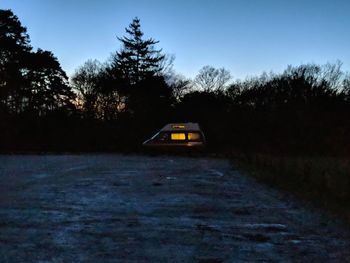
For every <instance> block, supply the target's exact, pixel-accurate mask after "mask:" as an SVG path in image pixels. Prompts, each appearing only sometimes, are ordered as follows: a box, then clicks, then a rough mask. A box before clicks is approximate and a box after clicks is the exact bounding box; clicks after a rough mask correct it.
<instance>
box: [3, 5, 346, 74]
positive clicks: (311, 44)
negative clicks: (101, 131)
mask: <svg viewBox="0 0 350 263" xmlns="http://www.w3.org/2000/svg"><path fill="white" fill-rule="evenodd" d="M0 8H1V9H11V10H12V11H13V12H14V13H15V14H16V15H17V16H18V17H19V19H20V21H21V22H22V24H23V25H24V26H26V27H27V29H28V33H29V35H30V38H31V44H32V46H33V47H34V48H38V47H40V48H42V49H46V50H50V51H52V52H53V53H54V54H55V56H57V57H58V59H59V61H60V63H61V65H62V67H63V69H64V70H65V71H66V72H67V73H68V75H71V74H72V73H73V72H74V70H75V69H76V68H77V67H78V66H80V65H82V64H83V63H84V62H85V61H86V60H88V59H98V60H100V61H101V62H104V61H106V60H107V59H108V58H109V57H110V54H111V53H112V52H115V51H117V50H119V48H120V42H119V41H118V40H117V36H123V35H124V34H125V27H127V26H128V25H129V24H130V22H131V21H132V19H133V18H134V17H135V16H138V17H139V18H140V19H141V26H142V29H143V31H144V33H145V36H146V37H153V38H155V39H156V40H159V41H160V43H159V44H158V47H160V48H162V49H163V51H164V52H165V53H169V54H174V55H175V56H176V59H175V62H174V69H175V70H176V71H177V72H178V73H181V74H183V75H185V76H187V77H193V76H195V75H196V73H197V72H198V70H199V69H200V68H201V67H203V66H205V65H212V66H215V67H225V68H226V69H228V70H230V71H231V74H232V75H233V77H234V78H241V79H242V78H245V77H246V76H252V75H257V74H260V73H262V72H263V71H267V72H269V71H271V70H272V71H274V72H281V71H283V70H284V69H285V68H286V67H287V65H299V64H302V63H308V62H314V63H319V64H323V63H326V62H335V61H336V60H337V59H339V60H340V61H342V62H343V63H344V64H343V69H344V70H346V71H348V70H349V69H350V50H349V47H350V1H349V0H332V1H331V0H317V1H316V0H315V1H313V0H309V1H308V0H293V1H291V0H216V1H214V0H211V1H209V0H201V1H200V0H197V1H196V0H169V1H165V0H164V1H160V0H133V1H126V0H124V1H119V0H114V1H112V0H101V1H98V0H96V1H89V0H85V1H84V0H28V1H26V0H0Z"/></svg>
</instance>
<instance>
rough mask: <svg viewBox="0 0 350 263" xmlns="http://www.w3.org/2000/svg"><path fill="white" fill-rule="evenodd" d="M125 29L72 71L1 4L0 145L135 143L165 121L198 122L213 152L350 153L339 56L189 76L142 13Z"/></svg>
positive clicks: (104, 147)
mask: <svg viewBox="0 0 350 263" xmlns="http://www.w3.org/2000/svg"><path fill="white" fill-rule="evenodd" d="M125 30H126V31H125V36H122V37H119V38H118V40H119V41H120V43H121V48H120V49H119V50H117V51H115V52H114V53H113V54H112V56H111V57H110V58H109V59H108V60H107V61H106V62H103V63H101V62H99V61H97V60H88V61H87V62H85V63H84V64H83V65H81V66H80V67H79V68H78V69H77V70H76V71H75V73H74V74H73V76H72V77H71V78H70V79H68V77H67V75H66V73H65V72H64V71H63V70H62V68H61V66H60V64H59V62H58V60H57V58H56V57H55V56H54V54H53V53H52V52H50V51H45V50H42V49H38V50H36V51H35V50H33V48H32V46H31V45H30V38H29V36H28V34H27V30H26V28H25V27H24V26H22V25H21V23H20V21H19V19H18V18H17V16H16V15H14V14H13V12H12V11H11V10H0V118H1V124H0V125H1V126H0V135H1V137H0V138H1V139H0V140H1V141H0V147H1V150H2V151H99V150H101V151H109V150H111V151H134V150H139V149H140V145H141V143H142V141H143V140H145V139H146V138H147V137H149V136H151V135H152V134H153V133H154V132H155V131H157V130H158V129H159V128H161V127H162V126H163V125H165V124H166V123H170V122H189V121H192V122H199V123H200V124H201V126H202V128H203V130H204V132H205V134H206V136H207V139H208V143H209V150H213V151H225V152H226V151H259V152H277V153H282V154H283V153H291V152H292V153H296V154H299V153H305V154H316V153H317V154H320V153H321V154H348V153H349V149H350V148H349V146H350V139H349V136H348V134H349V131H350V121H349V117H348V116H349V110H350V75H349V74H348V73H346V72H344V71H343V70H342V67H341V63H340V62H337V63H333V64H331V63H328V64H325V65H316V64H305V65H300V66H288V67H287V69H286V70H285V71H284V72H282V73H279V74H276V73H269V74H267V73H263V74H262V75H260V76H258V77H251V78H247V79H245V80H233V78H232V76H231V73H230V72H229V71H228V70H227V69H225V68H215V67H212V66H204V67H203V68H202V69H201V70H200V71H199V72H198V74H197V76H196V77H195V78H194V79H187V78H186V77H184V76H181V75H179V74H177V73H176V72H175V71H174V70H173V67H172V65H173V61H174V57H173V56H170V55H166V54H164V53H163V50H162V49H160V48H157V45H158V44H159V42H158V41H156V40H155V39H153V38H145V37H144V33H143V32H142V30H141V23H140V20H139V19H138V18H135V19H133V21H132V22H131V24H130V25H129V26H128V27H127V28H126V29H125Z"/></svg>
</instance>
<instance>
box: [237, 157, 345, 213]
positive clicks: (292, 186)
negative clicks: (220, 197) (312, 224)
mask: <svg viewBox="0 0 350 263" xmlns="http://www.w3.org/2000/svg"><path fill="white" fill-rule="evenodd" d="M233 161H234V163H235V164H238V165H239V167H240V168H241V169H243V170H244V171H246V172H247V173H248V174H250V175H253V176H254V177H256V178H257V179H259V180H261V181H263V182H266V183H269V184H271V185H274V186H277V187H279V188H281V189H284V190H288V191H291V192H294V193H296V194H298V195H299V196H302V197H305V198H307V199H309V200H312V201H313V202H315V203H317V204H319V205H321V206H323V207H325V208H327V209H330V210H333V211H335V212H339V213H341V214H342V215H344V216H346V217H347V218H349V219H350V205H349V201H350V158H335V157H279V156H271V155H265V154H248V155H235V157H234V158H233Z"/></svg>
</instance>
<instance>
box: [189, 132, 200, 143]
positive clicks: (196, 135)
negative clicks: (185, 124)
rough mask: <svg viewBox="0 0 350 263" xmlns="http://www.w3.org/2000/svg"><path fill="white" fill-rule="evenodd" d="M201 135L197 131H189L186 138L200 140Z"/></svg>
mask: <svg viewBox="0 0 350 263" xmlns="http://www.w3.org/2000/svg"><path fill="white" fill-rule="evenodd" d="M200 138H201V136H200V134H199V133H198V132H189V133H188V140H189V141H198V140H200Z"/></svg>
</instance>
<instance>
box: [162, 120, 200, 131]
mask: <svg viewBox="0 0 350 263" xmlns="http://www.w3.org/2000/svg"><path fill="white" fill-rule="evenodd" d="M161 131H201V129H200V128H199V125H198V123H194V122H187V123H169V124H167V125H165V126H164V127H163V128H162V129H161Z"/></svg>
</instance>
